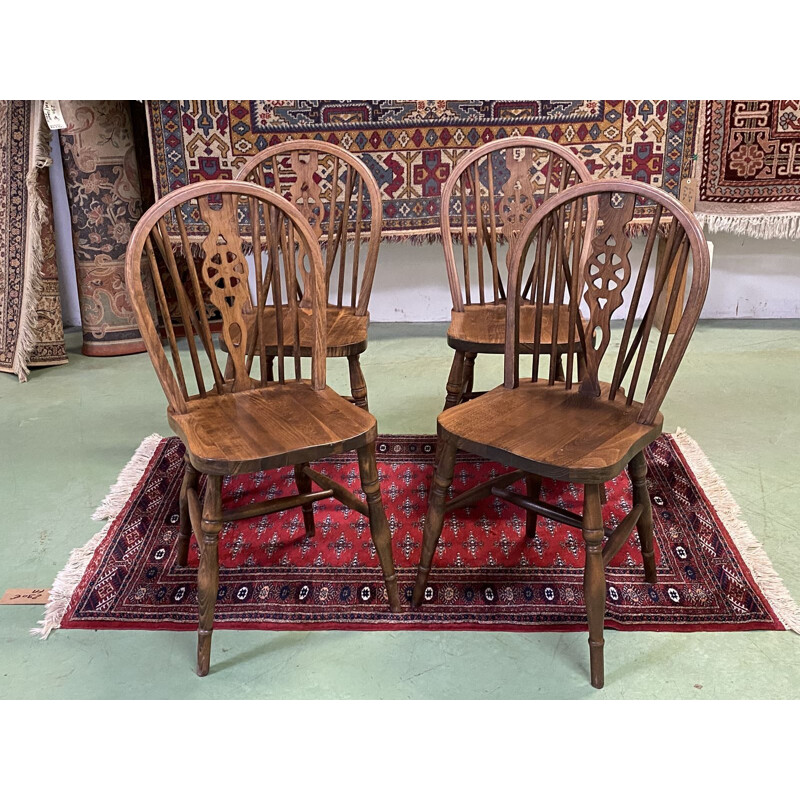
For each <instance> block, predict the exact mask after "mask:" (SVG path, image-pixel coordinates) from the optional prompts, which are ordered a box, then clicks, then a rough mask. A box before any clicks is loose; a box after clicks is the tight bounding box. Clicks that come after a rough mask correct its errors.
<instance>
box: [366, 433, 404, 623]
mask: <svg viewBox="0 0 800 800" xmlns="http://www.w3.org/2000/svg"><path fill="white" fill-rule="evenodd" d="M358 467H359V471H360V474H361V488H362V489H363V490H364V494H365V495H366V496H367V506H368V508H369V529H370V534H371V536H372V541H373V543H374V544H375V550H376V551H377V553H378V560H379V561H380V562H381V569H382V570H383V579H384V581H385V583H386V592H387V594H388V595H389V606H390V607H391V609H392V611H394V612H395V613H396V614H398V613H400V611H401V610H402V609H401V608H400V595H399V592H398V589H397V575H396V574H395V571H394V560H393V559H392V534H391V531H390V530H389V520H387V519H386V511H385V510H384V508H383V501H382V500H381V485H380V480H379V478H378V466H377V464H376V463H375V445H374V444H368V445H364V447H360V448H359V449H358Z"/></svg>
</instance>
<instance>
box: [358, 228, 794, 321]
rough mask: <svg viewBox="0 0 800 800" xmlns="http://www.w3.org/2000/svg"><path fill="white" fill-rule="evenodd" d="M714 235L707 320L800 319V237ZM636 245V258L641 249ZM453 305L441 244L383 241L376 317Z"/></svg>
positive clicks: (411, 317) (421, 315)
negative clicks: (764, 238) (767, 237)
mask: <svg viewBox="0 0 800 800" xmlns="http://www.w3.org/2000/svg"><path fill="white" fill-rule="evenodd" d="M709 239H710V240H711V241H712V242H713V245H714V257H713V262H712V266H711V282H710V285H709V289H708V296H707V298H706V303H705V306H704V307H703V314H702V316H703V317H704V318H706V319H728V318H748V319H749V318H770V317H800V240H787V239H769V240H763V239H743V238H741V237H739V236H734V235H731V234H724V233H717V234H714V235H713V236H709ZM637 244H639V247H638V248H637V247H636V246H634V249H633V250H632V251H631V258H632V260H634V259H636V256H637V254H640V252H641V246H642V245H641V243H637ZM459 263H460V262H459ZM450 307H451V301H450V292H449V290H448V288H447V275H446V273H445V266H444V256H443V254H442V246H441V245H440V244H436V245H420V246H415V245H411V244H408V243H405V242H384V243H383V244H381V249H380V255H379V257H378V268H377V270H376V273H375V284H374V288H373V291H372V299H371V301H370V318H371V319H373V320H375V321H376V322H383V321H395V320H403V321H408V322H420V321H436V320H448V319H449V318H450Z"/></svg>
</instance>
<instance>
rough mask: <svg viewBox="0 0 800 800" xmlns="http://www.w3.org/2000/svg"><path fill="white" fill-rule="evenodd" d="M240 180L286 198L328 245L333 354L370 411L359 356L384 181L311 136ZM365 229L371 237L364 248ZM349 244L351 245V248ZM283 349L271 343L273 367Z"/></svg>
mask: <svg viewBox="0 0 800 800" xmlns="http://www.w3.org/2000/svg"><path fill="white" fill-rule="evenodd" d="M236 179H237V180H243V181H252V182H254V183H257V184H259V185H261V186H264V187H266V188H268V189H271V190H273V191H275V192H277V193H278V194H280V195H281V196H283V197H286V199H288V200H290V201H291V202H292V203H294V205H295V206H296V207H297V208H298V209H299V211H300V213H301V214H302V215H303V217H305V219H306V221H307V222H308V224H309V225H310V227H311V230H312V231H313V232H314V235H315V236H316V238H317V239H318V240H319V241H320V243H321V244H323V245H325V246H326V249H325V256H324V258H325V278H326V286H327V296H328V307H327V318H328V351H327V353H328V357H329V358H346V359H347V363H348V367H349V373H350V391H351V393H352V401H353V402H354V403H355V404H356V405H358V406H361V408H363V409H365V410H368V408H369V405H368V399H367V384H366V381H365V380H364V373H363V372H362V371H361V363H360V360H359V357H360V354H361V353H363V352H364V351H365V350H366V349H367V327H368V325H369V311H368V307H369V296H370V293H371V291H372V281H373V278H374V276H375V265H376V263H377V260H378V247H379V246H380V239H381V225H382V222H383V211H382V206H381V199H380V192H379V190H378V184H377V183H376V182H375V179H374V178H373V177H372V175H371V174H370V172H369V170H368V169H367V168H366V166H365V165H364V163H363V162H362V161H361V160H360V159H358V158H356V157H355V156H353V155H351V154H350V153H348V152H347V151H346V150H343V149H342V148H341V147H337V146H336V145H333V144H329V143H328V142H318V141H309V140H306V139H304V140H301V141H294V142H283V143H282V144H277V145H274V146H273V147H268V148H267V149H266V150H262V151H261V152H260V153H258V154H257V155H255V156H253V157H252V158H251V159H249V160H248V161H247V162H246V163H245V164H244V166H243V167H242V168H241V169H240V170H239V172H238V174H237V176H236ZM365 201H366V202H365ZM365 227H367V228H368V238H367V242H366V247H362V238H364V228H365ZM350 240H351V241H352V244H353V246H352V248H348V247H347V243H348V241H350ZM362 256H364V258H363V259H362ZM362 261H363V263H362ZM300 288H301V290H302V287H300ZM302 304H304V303H301V305H302ZM284 315H285V310H284ZM276 346H277V345H276V342H274V341H271V340H270V341H267V343H266V353H267V358H268V365H269V368H271V363H272V359H273V358H274V356H275V355H276V353H277V350H276ZM287 352H288V354H289V355H292V353H291V351H287ZM301 355H303V356H307V355H310V342H308V341H307V340H305V339H303V340H301Z"/></svg>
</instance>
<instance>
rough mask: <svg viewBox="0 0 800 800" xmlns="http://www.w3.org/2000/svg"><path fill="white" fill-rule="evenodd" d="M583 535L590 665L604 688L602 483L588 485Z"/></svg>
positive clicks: (595, 681)
mask: <svg viewBox="0 0 800 800" xmlns="http://www.w3.org/2000/svg"><path fill="white" fill-rule="evenodd" d="M581 533H582V534H583V541H584V549H585V553H586V561H585V565H584V568H583V596H584V600H585V602H586V616H587V618H588V620H589V666H590V676H591V681H592V686H594V687H595V689H602V688H603V680H604V677H603V644H604V639H603V628H604V627H605V611H606V576H605V568H604V567H603V509H602V506H601V504H600V486H599V484H586V486H584V500H583V527H582V530H581Z"/></svg>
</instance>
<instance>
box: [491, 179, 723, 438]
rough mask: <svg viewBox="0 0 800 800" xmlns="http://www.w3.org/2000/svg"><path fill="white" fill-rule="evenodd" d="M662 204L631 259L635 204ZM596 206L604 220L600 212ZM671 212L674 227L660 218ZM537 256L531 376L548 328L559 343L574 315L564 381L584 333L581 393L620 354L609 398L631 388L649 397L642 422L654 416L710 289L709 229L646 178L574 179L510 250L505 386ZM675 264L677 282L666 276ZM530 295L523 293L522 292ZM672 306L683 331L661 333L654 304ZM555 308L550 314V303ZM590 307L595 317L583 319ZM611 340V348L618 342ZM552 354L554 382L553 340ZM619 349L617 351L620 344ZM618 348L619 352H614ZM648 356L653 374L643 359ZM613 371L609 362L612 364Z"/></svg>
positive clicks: (512, 374)
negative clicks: (616, 323) (616, 322)
mask: <svg viewBox="0 0 800 800" xmlns="http://www.w3.org/2000/svg"><path fill="white" fill-rule="evenodd" d="M642 201H645V202H648V203H651V204H653V205H655V213H654V217H653V219H652V223H651V226H650V230H649V232H648V235H647V239H646V241H645V244H644V250H643V254H642V258H641V261H640V262H639V264H638V266H634V265H632V264H631V259H630V251H631V232H630V230H631V225H630V223H631V220H632V218H633V213H634V209H635V207H636V203H637V202H642ZM592 204H594V209H596V218H595V217H593V215H594V213H595V211H594V210H593V208H592ZM666 217H671V218H672V221H671V223H670V224H669V225H668V227H667V231H666V233H662V232H661V228H662V225H661V222H662V219H664V218H666ZM659 236H664V237H665V239H666V246H665V247H664V248H663V249H662V250H661V255H660V257H659V256H657V257H656V263H655V265H654V267H653V269H652V270H651V272H652V276H653V281H652V287H651V288H647V285H646V282H645V278H646V275H647V273H648V270H649V269H650V268H651V261H652V260H653V258H652V256H653V252H658V248H656V247H655V243H656V239H657V238H658V237H659ZM690 256H691V283H690V285H689V290H688V293H686V296H685V297H684V296H682V295H681V291H680V287H681V286H682V285H683V277H684V275H686V274H688V270H689V261H690ZM526 262H530V278H529V280H530V282H531V295H530V299H531V302H532V303H533V304H534V306H535V312H534V317H533V319H534V323H533V324H534V331H533V342H534V344H533V369H532V374H531V380H533V381H538V380H540V379H541V377H540V375H539V357H540V355H541V352H542V345H541V342H542V340H543V338H545V337H543V329H544V326H546V325H550V326H551V329H550V332H551V341H552V342H554V343H555V341H556V338H557V336H556V332H557V331H559V330H562V329H561V328H560V326H562V325H563V324H564V320H565V319H566V325H567V333H566V334H563V333H562V338H563V335H566V337H567V341H568V342H569V348H568V352H567V364H566V371H565V383H564V388H565V389H566V390H569V389H572V387H573V381H574V377H573V376H574V374H575V371H576V369H577V366H578V365H577V358H579V357H583V356H581V354H579V353H577V352H576V349H575V347H574V342H575V341H576V340H578V341H580V343H581V349H582V351H583V353H584V354H585V370H583V372H582V378H581V381H580V387H579V392H580V393H581V394H584V395H589V396H594V397H596V396H599V395H600V393H601V387H600V377H599V375H600V368H601V364H602V362H603V360H604V358H605V357H607V356H609V357H612V358H613V374H611V375H610V388H609V393H608V399H609V400H611V401H613V400H614V399H615V398H616V397H617V395H618V394H623V395H624V397H625V402H626V404H628V405H631V404H632V403H633V402H634V399H635V397H636V395H637V392H638V394H639V395H640V396H642V400H641V401H640V402H642V408H641V411H640V413H639V417H638V421H639V422H640V423H643V424H651V423H652V422H653V420H654V418H655V416H656V414H657V413H658V410H659V407H660V405H661V403H662V401H663V399H664V396H665V395H666V393H667V390H668V388H669V386H670V383H671V382H672V379H673V377H674V375H675V372H676V370H677V368H678V366H679V364H680V361H681V359H682V358H683V355H684V353H685V352H686V348H687V346H688V344H689V339H690V338H691V336H692V332H693V331H694V328H695V326H696V324H697V320H698V319H699V316H700V311H701V309H702V306H703V302H704V300H705V296H706V292H707V290H708V280H709V255H708V245H707V244H706V240H705V237H704V235H703V231H702V228H701V227H700V225H699V223H698V222H697V220H696V219H695V217H694V216H693V215H692V214H691V213H690V212H688V211H687V210H686V209H685V208H684V207H683V206H682V205H681V204H680V203H679V202H678V201H677V200H676V199H675V198H674V197H672V196H671V195H669V194H667V193H666V192H664V191H662V190H661V189H657V188H654V187H650V186H648V185H647V184H642V183H638V182H635V181H627V180H602V181H594V182H592V183H588V184H578V185H575V186H572V187H570V188H568V189H566V190H565V191H563V192H561V193H559V194H558V195H556V196H554V197H551V198H550V199H549V200H548V201H546V202H545V203H543V204H542V205H541V206H540V207H539V208H538V209H537V211H536V212H535V214H534V215H533V216H532V217H531V218H530V219H529V220H528V222H527V223H526V225H525V227H524V229H523V230H522V232H521V233H520V235H519V237H518V238H517V240H516V242H515V243H514V246H513V247H512V252H511V254H510V258H509V263H510V267H509V295H510V296H513V297H514V302H513V303H509V304H508V306H507V315H506V346H505V374H504V385H505V386H506V387H507V388H514V387H516V386H518V385H519V333H520V332H519V324H520V322H519V307H520V292H519V291H518V289H519V286H520V284H521V283H522V277H523V275H524V274H525V270H526ZM671 271H674V276H675V277H674V280H673V281H672V283H670V282H669V281H668V280H667V278H668V275H669V273H670V272H671ZM626 300H629V304H628V307H627V309H626V310H623V311H621V312H620V314H619V315H618V316H620V317H621V318H622V321H623V327H622V331H621V334H620V336H619V341H618V342H617V343H616V344H614V343H613V339H614V337H612V331H611V320H612V317H613V316H614V313H615V312H617V311H618V310H620V309H622V307H623V304H624V302H625V301H626ZM523 301H524V299H523ZM659 302H661V303H663V304H664V305H665V307H666V317H665V318H666V319H668V320H670V319H673V315H675V314H677V315H678V316H679V322H678V325H677V328H676V330H675V334H674V335H673V336H671V335H670V334H669V326H667V325H665V326H663V327H662V329H661V330H660V331H658V334H657V336H653V335H652V334H653V331H654V329H655V326H654V321H655V317H656V308H657V306H658V305H659ZM546 303H550V304H552V306H553V311H552V314H551V315H550V318H549V320H548V319H547V318H546V316H545V315H544V314H543V313H542V308H543V305H544V304H546ZM581 310H584V314H585V317H586V319H587V320H588V324H587V325H586V328H585V330H584V325H582V324H581V322H580V312H581ZM612 345H613V346H612ZM552 348H553V350H552V352H551V353H550V355H551V358H550V372H549V375H548V376H547V380H548V382H549V384H550V385H553V384H554V383H555V382H556V373H555V367H554V362H555V360H556V359H555V358H554V356H555V344H553V345H552ZM614 351H616V352H614ZM612 354H613V355H612ZM646 361H647V362H649V374H648V375H647V378H646V380H645V379H644V377H643V376H644V375H645V374H646V373H647V369H646V368H645V367H644V365H645V362H646ZM609 372H610V370H609Z"/></svg>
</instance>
